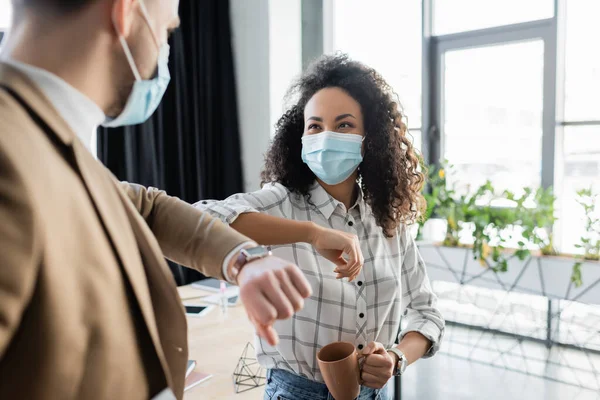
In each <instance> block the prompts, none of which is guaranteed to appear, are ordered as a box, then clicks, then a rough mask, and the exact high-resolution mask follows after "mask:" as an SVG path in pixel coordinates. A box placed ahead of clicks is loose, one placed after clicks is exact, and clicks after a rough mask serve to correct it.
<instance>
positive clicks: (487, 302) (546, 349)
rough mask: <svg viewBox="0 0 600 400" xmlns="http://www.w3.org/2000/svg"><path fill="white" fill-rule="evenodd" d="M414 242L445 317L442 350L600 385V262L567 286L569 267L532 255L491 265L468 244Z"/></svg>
mask: <svg viewBox="0 0 600 400" xmlns="http://www.w3.org/2000/svg"><path fill="white" fill-rule="evenodd" d="M419 249H420V251H421V255H422V256H423V259H424V261H425V265H426V267H427V272H428V275H429V278H430V280H431V282H432V286H433V289H434V291H435V292H436V294H437V296H438V306H439V308H440V310H441V311H442V314H443V315H444V317H445V318H446V322H447V327H446V332H445V337H444V341H443V345H442V350H441V352H443V353H446V354H448V355H450V356H452V357H456V358H461V359H465V360H468V361H472V362H476V363H482V364H486V365H492V366H495V367H498V368H502V369H506V370H510V371H515V372H521V373H524V374H526V375H531V376H536V377H541V378H544V379H548V380H551V381H555V382H560V383H565V384H568V385H572V386H575V387H578V388H581V389H587V390H592V391H595V392H596V393H598V392H600V306H598V305H597V304H598V303H597V301H598V294H599V291H600V264H598V265H597V266H596V265H589V267H588V269H587V271H588V273H587V277H586V275H584V276H583V279H584V285H583V286H582V287H580V288H574V287H573V286H572V285H571V284H570V283H569V279H568V277H569V274H570V268H562V267H559V266H552V265H548V266H546V265H543V261H542V260H541V259H540V258H539V257H529V258H528V259H526V260H524V261H522V262H519V261H517V260H511V262H510V264H509V271H508V272H506V273H503V272H498V273H496V272H495V271H494V270H493V269H491V268H486V267H489V265H488V266H483V267H482V266H481V265H479V263H478V262H477V261H474V260H473V257H472V254H471V250H470V249H465V248H461V249H457V248H444V247H439V246H436V245H433V244H427V243H419ZM553 268H554V269H553ZM562 269H564V271H563V270H562ZM559 273H560V274H563V273H564V274H565V276H566V278H564V277H562V276H561V277H559V276H558V274H559ZM582 300H583V301H591V302H592V303H595V304H587V303H585V302H581V301H582Z"/></svg>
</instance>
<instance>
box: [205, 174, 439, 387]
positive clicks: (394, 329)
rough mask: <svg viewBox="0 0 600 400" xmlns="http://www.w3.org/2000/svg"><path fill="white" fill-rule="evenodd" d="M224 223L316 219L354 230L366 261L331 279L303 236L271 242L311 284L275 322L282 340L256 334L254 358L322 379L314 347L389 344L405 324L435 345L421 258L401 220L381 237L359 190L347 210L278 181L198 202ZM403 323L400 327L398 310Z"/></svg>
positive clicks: (320, 192) (328, 267)
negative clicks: (251, 216)
mask: <svg viewBox="0 0 600 400" xmlns="http://www.w3.org/2000/svg"><path fill="white" fill-rule="evenodd" d="M196 206H197V207H198V208H200V209H201V210H203V211H208V212H210V213H211V214H212V215H213V216H216V217H218V218H220V219H221V220H222V221H224V222H225V223H232V222H233V221H235V219H236V218H237V217H238V216H239V215H240V214H242V213H248V212H263V213H266V214H269V215H272V216H277V217H283V218H287V219H293V220H298V221H313V222H315V223H317V224H319V225H321V226H324V227H327V228H334V229H337V230H340V231H344V232H348V233H353V234H356V235H357V236H358V238H359V240H360V245H361V250H362V252H363V255H364V257H365V263H364V266H363V268H362V271H361V272H360V274H359V276H358V277H357V279H356V280H355V281H353V282H347V281H345V280H339V279H336V274H335V273H334V272H333V270H334V269H335V265H334V264H333V263H331V262H330V261H328V260H327V259H325V258H324V257H322V256H321V255H319V254H318V253H317V252H316V251H315V250H314V248H313V247H312V246H310V245H309V244H307V243H296V244H290V245H284V246H272V251H273V253H274V254H275V255H276V256H279V257H281V258H283V259H285V260H288V261H290V262H294V263H295V264H296V265H298V266H299V267H300V269H301V270H302V272H303V273H304V275H305V276H306V278H307V279H308V281H309V282H310V284H311V287H312V290H313V295H312V296H311V297H310V298H308V299H306V301H305V303H304V308H303V309H302V310H301V311H299V312H298V313H296V314H295V315H294V316H293V317H292V318H290V319H288V320H286V321H277V322H276V323H275V329H276V330H277V332H278V333H279V337H280V339H281V340H280V343H279V344H278V345H277V346H276V347H272V346H269V345H268V343H266V342H265V341H264V340H262V339H260V338H258V337H256V352H257V357H258V361H259V362H260V364H261V365H262V366H264V367H266V368H279V369H284V370H287V371H290V372H293V373H296V374H298V375H302V376H305V377H307V378H309V379H312V380H316V381H319V382H323V377H322V375H321V373H320V371H319V367H318V365H317V361H316V355H317V352H318V350H319V349H320V348H321V347H323V346H325V345H327V344H329V343H331V342H335V341H348V342H351V343H353V344H354V345H355V346H356V347H357V348H359V349H362V348H363V346H366V345H367V344H368V343H369V342H371V341H376V342H380V343H382V344H383V345H384V346H385V347H386V348H389V347H392V346H393V345H394V343H395V342H396V340H398V339H401V338H402V337H403V335H404V334H406V333H407V332H409V331H417V332H420V333H421V334H423V335H424V336H425V337H426V338H428V339H429V340H430V341H431V342H432V344H433V346H432V347H431V349H430V350H429V352H428V353H427V354H426V357H427V356H431V355H433V354H434V353H435V352H436V351H437V350H438V348H439V345H440V341H441V339H442V336H443V333H444V319H443V318H442V315H441V314H440V312H439V310H438V308H437V305H436V303H437V298H436V296H435V294H434V293H433V291H432V289H431V285H430V283H429V279H428V277H427V272H426V270H425V265H424V263H423V260H422V258H421V256H420V254H419V252H418V250H417V246H416V245H415V242H414V240H413V238H412V236H411V235H410V233H409V232H408V231H409V230H408V229H406V228H405V227H404V226H403V227H401V228H399V229H398V233H397V235H396V236H394V237H392V238H386V237H385V236H384V234H383V231H382V229H381V228H380V227H379V226H378V225H377V223H376V220H375V217H374V216H373V213H372V211H371V209H370V207H369V206H368V205H367V204H366V202H365V201H364V199H363V197H362V193H361V194H360V196H359V198H358V200H357V202H356V204H355V205H354V207H352V208H351V209H350V210H348V211H346V208H345V206H344V204H343V203H341V202H339V201H337V200H335V199H334V198H333V197H331V196H330V195H329V194H328V193H327V192H326V191H325V189H323V188H322V187H321V186H320V185H319V184H316V183H315V185H314V186H313V187H312V188H311V190H310V195H309V196H301V195H297V194H293V193H291V192H290V191H289V190H288V189H287V188H285V187H284V186H282V185H280V184H269V185H266V186H265V187H264V188H263V189H262V190H259V191H257V192H254V193H249V194H238V195H234V196H232V197H230V198H229V199H227V200H224V201H202V202H199V203H197V204H196ZM402 316H405V317H406V322H407V323H406V327H405V329H404V330H403V331H402V332H400V320H401V317H402Z"/></svg>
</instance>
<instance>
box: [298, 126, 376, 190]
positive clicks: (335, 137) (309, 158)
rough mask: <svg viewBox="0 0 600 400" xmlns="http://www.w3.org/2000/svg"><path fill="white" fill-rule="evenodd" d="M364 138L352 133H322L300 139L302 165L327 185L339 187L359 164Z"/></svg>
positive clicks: (361, 158)
mask: <svg viewBox="0 0 600 400" xmlns="http://www.w3.org/2000/svg"><path fill="white" fill-rule="evenodd" d="M363 139H364V137H363V136H361V135H357V134H353V133H337V132H329V131H327V132H321V133H319V134H316V135H304V136H303V137H302V161H304V162H305V163H306V165H308V167H309V168H310V169H311V171H312V172H314V174H315V175H316V176H317V177H318V178H319V179H320V180H322V181H323V182H325V183H326V184H328V185H337V184H338V183H342V182H343V181H345V180H346V179H348V177H349V176H350V175H352V173H353V172H354V171H355V170H356V168H357V167H358V166H359V164H360V163H361V162H362V160H363V157H362V142H363Z"/></svg>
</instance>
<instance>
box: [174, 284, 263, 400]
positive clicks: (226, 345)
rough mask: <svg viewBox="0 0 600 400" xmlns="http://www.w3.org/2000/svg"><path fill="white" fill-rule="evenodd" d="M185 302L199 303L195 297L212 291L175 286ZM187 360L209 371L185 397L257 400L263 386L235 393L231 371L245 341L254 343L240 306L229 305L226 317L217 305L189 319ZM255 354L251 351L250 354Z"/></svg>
mask: <svg viewBox="0 0 600 400" xmlns="http://www.w3.org/2000/svg"><path fill="white" fill-rule="evenodd" d="M178 290H179V295H180V296H181V298H182V300H183V302H184V304H188V305H189V304H202V299H201V298H197V297H198V296H206V295H210V294H214V293H209V292H205V291H203V290H199V289H195V288H192V287H191V286H189V285H188V286H182V287H180V288H178ZM188 340H189V347H190V359H191V360H196V362H197V367H196V370H197V371H201V372H205V373H211V374H213V375H214V376H213V377H212V378H211V379H209V380H208V381H206V382H204V383H202V384H200V385H198V386H196V387H194V388H192V389H190V390H189V391H187V392H185V395H184V400H196V399H198V400H200V399H202V400H207V399H236V400H259V399H262V398H263V392H264V386H262V387H259V388H256V389H252V390H249V391H246V392H243V393H239V394H236V393H235V389H234V386H233V378H232V374H233V371H234V369H235V367H236V365H237V362H238V359H239V358H240V356H241V355H242V352H243V351H244V347H245V346H246V344H247V343H248V342H251V343H252V344H254V329H253V327H252V325H251V324H250V322H249V321H248V318H247V317H246V311H245V310H244V307H243V306H242V305H238V306H236V307H229V311H228V313H227V317H226V318H223V317H222V316H221V310H220V308H219V307H218V306H215V308H214V309H213V310H212V311H210V312H209V313H208V314H206V315H205V316H203V317H189V318H188ZM251 356H252V357H254V354H251Z"/></svg>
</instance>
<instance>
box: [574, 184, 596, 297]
mask: <svg viewBox="0 0 600 400" xmlns="http://www.w3.org/2000/svg"><path fill="white" fill-rule="evenodd" d="M576 200H577V203H578V204H579V205H580V206H581V207H583V211H584V213H585V233H584V235H583V236H582V237H581V238H580V239H579V243H578V244H576V245H575V247H577V248H578V249H581V250H582V254H580V255H578V256H577V259H578V261H577V262H575V264H574V265H573V274H572V275H571V281H572V282H573V283H574V284H575V286H580V285H581V284H582V278H581V266H582V265H583V261H582V260H589V261H599V260H600V194H599V193H595V192H594V190H593V188H591V187H590V188H588V189H582V190H579V191H578V192H577V199H576Z"/></svg>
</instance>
